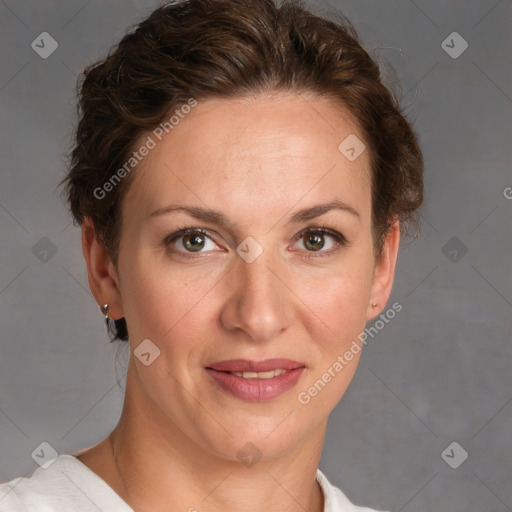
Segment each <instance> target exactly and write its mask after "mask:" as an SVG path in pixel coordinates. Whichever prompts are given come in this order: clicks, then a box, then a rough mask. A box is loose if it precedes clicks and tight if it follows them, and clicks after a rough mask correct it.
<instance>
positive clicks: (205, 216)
mask: <svg viewBox="0 0 512 512" xmlns="http://www.w3.org/2000/svg"><path fill="white" fill-rule="evenodd" d="M332 210H337V211H342V212H346V213H348V214H350V215H351V216H353V217H356V218H357V219H358V220H359V219H360V218H361V216H360V214H359V212H358V211H357V210H356V209H355V208H353V207H352V206H350V205H348V204H346V203H344V202H343V201H340V200H338V199H336V200H333V201H330V202H328V203H323V204H317V205H315V206H311V207H309V208H303V209H302V210H299V211H297V212H295V213H294V214H293V215H292V216H291V217H290V219H289V220H288V222H287V224H298V223H299V222H305V221H308V220H311V219H314V218H316V217H320V216H321V215H324V214H325V213H328V212H330V211H332ZM175 211H182V212H185V213H188V214H189V215H190V216H191V217H194V218H196V219H199V220H203V221H209V222H212V223H214V224H218V225H220V226H230V225H232V222H230V221H228V220H227V218H226V217H225V216H224V215H223V214H222V213H221V212H218V211H216V210H212V209H210V208H200V207H198V206H184V205H169V206H165V207H163V208H158V210H155V211H154V212H152V213H151V214H150V215H149V217H148V219H152V218H155V217H159V216H161V215H166V214H168V213H171V212H175Z"/></svg>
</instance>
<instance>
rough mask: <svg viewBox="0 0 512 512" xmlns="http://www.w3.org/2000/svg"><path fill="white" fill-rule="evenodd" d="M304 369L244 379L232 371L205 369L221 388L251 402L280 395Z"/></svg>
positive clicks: (297, 378)
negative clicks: (266, 377) (260, 377)
mask: <svg viewBox="0 0 512 512" xmlns="http://www.w3.org/2000/svg"><path fill="white" fill-rule="evenodd" d="M304 370H305V368H304V367H302V368H296V369H294V370H288V371H287V372H286V373H283V374H282V375H278V376H276V377H272V378H271V379H244V378H243V377H238V376H237V375H233V374H232V373H225V372H218V371H217V370H212V369H211V368H206V371H207V372H208V373H209V374H210V375H211V376H212V377H213V378H214V379H215V381H216V382H217V383H218V384H219V385H220V387H221V388H222V389H224V390H225V391H228V392H229V393H231V394H232V395H233V396H235V397H236V398H240V399H242V400H248V401H251V402H263V401H264V400H272V399H273V398H276V397H278V396H279V395H282V394H283V393H285V392H286V391H288V390H289V389H291V388H293V386H295V384H297V382H298V380H299V379H300V376H301V375H302V372H303V371H304Z"/></svg>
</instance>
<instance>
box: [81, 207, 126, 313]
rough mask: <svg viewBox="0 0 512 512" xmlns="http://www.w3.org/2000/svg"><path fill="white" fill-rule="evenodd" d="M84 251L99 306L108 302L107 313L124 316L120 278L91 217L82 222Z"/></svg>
mask: <svg viewBox="0 0 512 512" xmlns="http://www.w3.org/2000/svg"><path fill="white" fill-rule="evenodd" d="M82 251H83V253H84V258H85V262H86V264H87V274H88V278H89V287H90V288H91V291H92V294H93V295H94V298H95V299H96V302H97V303H98V305H99V306H102V305H103V304H108V306H109V307H108V312H107V315H108V316H109V317H110V318H113V319H114V320H117V319H119V318H122V317H123V316H124V315H123V310H122V304H121V294H120V293H119V279H118V276H117V273H116V270H115V266H114V264H113V263H112V261H111V259H110V256H109V255H108V252H107V249H106V248H105V246H104V245H103V244H102V243H101V242H99V240H98V239H97V237H96V232H95V229H94V224H93V223H92V220H91V218H90V217H86V218H85V220H84V222H83V223H82Z"/></svg>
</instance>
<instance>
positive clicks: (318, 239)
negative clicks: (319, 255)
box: [306, 235, 324, 251]
mask: <svg viewBox="0 0 512 512" xmlns="http://www.w3.org/2000/svg"><path fill="white" fill-rule="evenodd" d="M323 246H324V242H323V236H322V235H310V236H308V237H307V239H306V247H308V248H311V249H313V250H314V251H317V250H318V249H321V248H322V247H323Z"/></svg>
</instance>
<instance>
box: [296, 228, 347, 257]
mask: <svg viewBox="0 0 512 512" xmlns="http://www.w3.org/2000/svg"><path fill="white" fill-rule="evenodd" d="M299 237H300V238H299V240H298V241H299V242H302V247H301V248H304V249H305V250H306V251H308V252H319V251H321V252H328V251H329V250H331V249H334V248H335V247H336V246H337V245H341V244H343V241H344V239H343V236H342V235H341V234H340V233H337V232H331V231H330V230H326V229H319V228H316V229H309V230H306V231H303V232H302V233H300V234H299ZM329 240H330V241H329ZM322 249H324V250H322Z"/></svg>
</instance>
